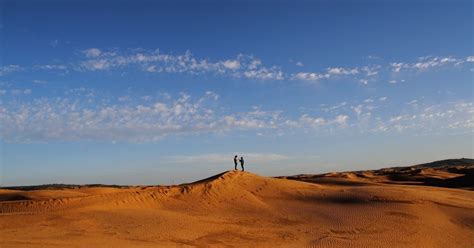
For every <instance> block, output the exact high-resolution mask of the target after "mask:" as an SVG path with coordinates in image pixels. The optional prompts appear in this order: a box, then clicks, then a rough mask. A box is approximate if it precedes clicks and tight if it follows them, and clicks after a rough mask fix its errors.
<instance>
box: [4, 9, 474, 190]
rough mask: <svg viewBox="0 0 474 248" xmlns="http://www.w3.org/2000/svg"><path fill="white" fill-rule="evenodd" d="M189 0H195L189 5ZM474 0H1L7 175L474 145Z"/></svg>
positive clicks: (455, 150) (375, 155)
mask: <svg viewBox="0 0 474 248" xmlns="http://www.w3.org/2000/svg"><path fill="white" fill-rule="evenodd" d="M183 3H185V4H183ZM472 10H473V3H472V2H471V1H449V2H448V1H433V2H425V1H418V2H396V1H382V2H370V1H352V2H351V1H334V2H329V1H314V2H309V1H308V2H306V1H296V2H293V1H292V2H284V1H275V2H270V1H261V2H246V1H241V2H240V1H237V2H226V3H223V2H214V1H204V2H200V3H197V2H191V1H189V2H188V1H183V2H175V3H172V2H167V1H158V2H139V3H138V2H137V3H135V2H131V1H129V2H126V1H122V2H116V3H106V2H100V3H95V2H93V1H77V2H68V3H62V2H47V1H20V2H18V1H16V2H15V1H0V16H1V18H0V41H1V43H0V128H1V130H0V131H1V139H0V142H1V143H0V146H1V147H0V149H1V159H0V163H1V165H0V173H1V175H0V185H2V186H17V185H38V184H49V183H66V184H88V183H100V184H123V185H127V184H134V185H137V184H171V183H176V184H177V183H183V182H191V181H193V180H198V179H202V178H204V177H208V176H211V175H214V174H217V173H219V172H222V171H225V170H230V169H232V168H233V166H234V165H233V161H232V159H233V156H234V155H235V154H238V155H239V156H244V158H245V160H246V169H248V170H249V171H250V172H253V173H257V174H260V175H264V176H278V175H294V174H302V173H314V174H315V173H323V172H329V171H344V170H361V169H376V168H382V167H387V166H409V165H414V164H418V163H425V162H431V161H436V160H441V159H449V158H462V157H466V158H472V157H474V154H473V150H474V144H473V142H474V136H473V131H474V101H473V94H474V89H473V73H474V67H473V65H474V64H473V63H474V51H473V45H472V44H473V32H472V30H473V12H472Z"/></svg>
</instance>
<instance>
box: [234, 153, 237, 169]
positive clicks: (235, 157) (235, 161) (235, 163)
mask: <svg viewBox="0 0 474 248" xmlns="http://www.w3.org/2000/svg"><path fill="white" fill-rule="evenodd" d="M237 160H238V158H237V155H235V156H234V170H237Z"/></svg>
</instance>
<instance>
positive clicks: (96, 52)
mask: <svg viewBox="0 0 474 248" xmlns="http://www.w3.org/2000/svg"><path fill="white" fill-rule="evenodd" d="M82 52H83V53H84V54H85V55H86V57H88V58H96V57H99V56H100V55H101V54H102V51H101V50H100V49H98V48H89V49H86V50H84V51H82Z"/></svg>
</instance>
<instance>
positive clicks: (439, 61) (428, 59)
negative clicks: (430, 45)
mask: <svg viewBox="0 0 474 248" xmlns="http://www.w3.org/2000/svg"><path fill="white" fill-rule="evenodd" d="M466 61H467V60H466ZM462 63H464V60H463V59H458V58H455V57H453V56H449V57H433V56H425V57H419V58H418V62H415V63H403V62H397V63H390V66H391V68H392V71H393V72H397V73H398V72H401V71H402V70H417V71H425V70H428V69H434V68H438V67H443V66H447V65H453V66H458V65H460V64H462Z"/></svg>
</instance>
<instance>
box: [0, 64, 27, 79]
mask: <svg viewBox="0 0 474 248" xmlns="http://www.w3.org/2000/svg"><path fill="white" fill-rule="evenodd" d="M21 70H22V67H20V66H19V65H6V66H0V76H4V75H6V74H8V73H11V72H16V71H21Z"/></svg>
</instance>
